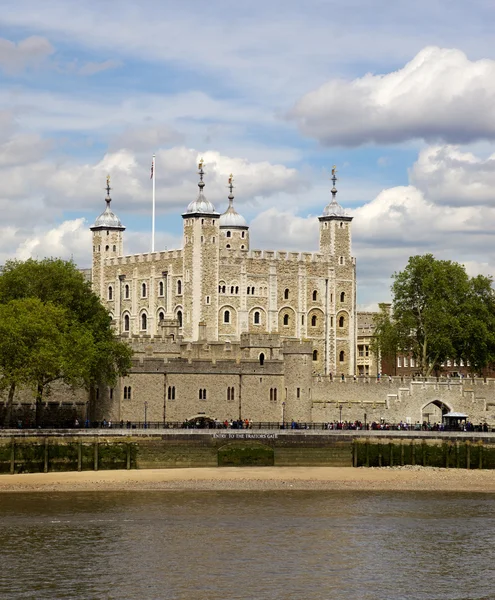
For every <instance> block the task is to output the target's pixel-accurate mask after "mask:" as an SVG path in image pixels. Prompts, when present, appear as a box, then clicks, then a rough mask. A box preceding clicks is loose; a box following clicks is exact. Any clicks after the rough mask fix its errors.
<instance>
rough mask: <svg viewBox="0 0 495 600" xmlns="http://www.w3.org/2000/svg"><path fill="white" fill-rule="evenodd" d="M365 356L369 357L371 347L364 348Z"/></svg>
mask: <svg viewBox="0 0 495 600" xmlns="http://www.w3.org/2000/svg"><path fill="white" fill-rule="evenodd" d="M364 355H365V356H369V355H370V347H369V346H365V347H364Z"/></svg>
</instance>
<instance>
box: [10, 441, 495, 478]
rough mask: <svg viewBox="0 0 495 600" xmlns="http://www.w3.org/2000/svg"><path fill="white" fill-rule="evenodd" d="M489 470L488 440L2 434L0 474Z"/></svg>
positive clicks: (492, 454)
mask: <svg viewBox="0 0 495 600" xmlns="http://www.w3.org/2000/svg"><path fill="white" fill-rule="evenodd" d="M407 464H411V465H424V466H436V467H458V468H489V469H493V468H495V434H490V433H489V434H486V433H484V434H481V433H458V434H457V433H445V432H443V433H437V432H421V431H418V432H371V431H341V432H327V431H283V430H282V431H273V430H272V431H266V432H264V431H251V430H245V431H233V430H185V431H167V430H164V431H156V432H149V431H146V430H141V431H136V432H133V433H132V434H129V432H127V431H125V430H115V431H111V432H107V431H98V432H94V431H88V432H86V431H80V432H77V433H76V432H70V431H68V432H54V431H42V432H38V431H23V432H18V431H3V432H2V434H1V435H0V473H4V474H6V473H35V472H36V473H39V472H50V471H78V470H79V471H85V470H99V469H101V470H104V469H149V468H176V467H213V466H219V467H221V466H244V465H246V466H248V465H249V466H272V465H274V466H334V467H342V466H397V465H407Z"/></svg>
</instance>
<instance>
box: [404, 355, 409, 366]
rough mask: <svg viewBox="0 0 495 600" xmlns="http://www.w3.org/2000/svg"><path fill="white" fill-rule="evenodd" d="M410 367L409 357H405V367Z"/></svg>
mask: <svg viewBox="0 0 495 600" xmlns="http://www.w3.org/2000/svg"><path fill="white" fill-rule="evenodd" d="M408 366H409V361H408V360H407V356H404V367H408Z"/></svg>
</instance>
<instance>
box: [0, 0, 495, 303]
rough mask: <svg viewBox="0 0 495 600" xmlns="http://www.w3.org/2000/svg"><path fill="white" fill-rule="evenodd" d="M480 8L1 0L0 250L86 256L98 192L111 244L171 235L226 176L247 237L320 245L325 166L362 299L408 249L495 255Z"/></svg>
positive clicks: (399, 264)
mask: <svg viewBox="0 0 495 600" xmlns="http://www.w3.org/2000/svg"><path fill="white" fill-rule="evenodd" d="M494 21H495V5H493V3H492V2H489V1H485V0H475V1H472V2H470V3H469V4H468V3H466V2H461V1H458V0H449V1H447V0H436V1H435V0H430V1H428V2H426V1H423V0H419V1H417V2H415V3H409V2H402V1H395V2H392V1H385V0H375V2H373V3H370V2H366V1H364V0H347V1H345V2H344V1H341V0H334V1H329V0H306V2H304V3H301V2H293V1H292V0H287V1H285V2H279V1H278V0H265V1H264V2H259V1H253V2H250V3H235V4H234V3H231V2H222V1H216V2H213V3H210V4H208V5H205V4H204V3H202V2H195V1H189V2H187V1H186V2H181V3H177V2H166V1H154V0H149V1H148V2H147V3H146V5H145V6H143V5H142V4H141V3H137V2H136V1H133V0H119V1H118V2H117V1H113V0H106V1H101V0H100V1H99V2H95V1H93V0H86V1H85V2H84V3H76V2H74V1H73V0H63V1H59V0H57V1H55V0H44V2H42V3H41V2H39V1H36V0H4V1H3V2H2V13H1V15H0V83H1V85H0V207H1V208H2V209H3V215H4V219H3V223H2V224H0V228H1V229H2V231H1V236H0V239H1V240H2V241H1V242H0V255H1V256H0V260H1V261H4V260H6V259H7V258H11V257H19V258H26V257H28V256H45V255H56V256H63V257H67V258H68V257H73V258H74V260H76V261H77V262H78V264H80V265H81V266H89V264H90V248H91V241H90V234H89V231H88V227H89V226H90V225H91V222H92V221H93V220H94V219H95V217H96V216H97V215H98V214H99V212H101V210H102V209H103V207H104V202H103V197H104V192H103V188H104V185H105V177H106V175H107V173H110V175H111V177H112V187H113V193H112V197H113V205H112V206H113V208H114V209H115V211H116V212H117V214H118V215H119V216H120V218H121V220H122V221H123V222H124V224H125V225H126V226H127V231H126V242H125V250H126V253H132V252H141V251H146V250H148V249H149V245H150V234H149V230H150V208H151V185H150V180H149V167H150V162H151V156H152V154H153V152H156V154H157V159H156V161H157V164H156V175H157V180H156V185H157V203H158V204H157V247H158V248H165V247H167V248H172V247H177V246H179V245H180V243H181V240H180V237H181V225H182V223H181V218H180V214H181V212H182V211H183V210H184V208H185V207H186V206H187V204H188V203H189V202H190V201H191V200H192V199H193V198H194V197H195V195H196V192H197V188H196V182H197V175H196V163H197V160H198V158H199V157H200V156H204V158H205V163H206V178H205V179H206V183H207V187H206V190H205V191H206V194H207V196H208V198H209V199H210V200H211V201H212V202H213V203H214V204H215V206H216V208H217V210H219V211H222V210H224V209H225V207H226V204H227V200H226V194H227V189H226V184H227V177H228V175H229V173H230V172H233V173H234V176H235V181H236V190H235V193H236V200H235V202H236V207H237V209H238V211H239V212H241V213H242V214H243V215H244V216H245V217H246V218H247V219H248V221H249V222H250V223H251V240H252V247H264V248H271V247H274V248H280V249H300V250H316V249H317V244H318V230H317V219H316V217H317V216H318V215H319V214H321V212H322V210H323V208H324V206H325V204H326V203H327V202H328V201H329V197H330V193H329V190H330V182H329V172H330V168H331V166H332V165H333V164H336V165H337V167H338V175H339V182H338V189H339V195H338V200H339V201H340V203H341V204H342V205H343V206H344V207H345V208H346V209H347V210H348V212H349V214H351V215H352V216H353V217H354V221H353V242H354V253H355V255H356V257H357V264H358V278H359V291H358V302H359V303H361V304H363V305H371V304H374V303H376V302H379V301H382V300H388V299H389V292H388V288H389V285H390V276H391V274H392V273H393V272H394V271H396V270H400V269H402V268H403V267H404V265H405V264H406V262H407V259H408V257H409V256H411V255H412V254H417V253H423V252H433V253H434V254H436V255H437V256H439V257H441V258H449V259H452V260H457V261H459V262H462V263H464V264H465V265H466V267H467V269H468V270H469V272H470V273H471V274H475V273H478V272H481V273H485V274H491V273H492V269H493V268H494V267H493V263H494V261H495V251H494V250H493V248H494V247H495V245H494V243H493V242H494V239H493V238H494V235H493V231H494V226H495V207H494V200H495V197H494V193H493V190H494V184H495V158H492V155H494V152H495V149H494V147H493V146H494V138H495V114H494V113H495V50H493V44H492V39H491V38H492V31H493V25H494Z"/></svg>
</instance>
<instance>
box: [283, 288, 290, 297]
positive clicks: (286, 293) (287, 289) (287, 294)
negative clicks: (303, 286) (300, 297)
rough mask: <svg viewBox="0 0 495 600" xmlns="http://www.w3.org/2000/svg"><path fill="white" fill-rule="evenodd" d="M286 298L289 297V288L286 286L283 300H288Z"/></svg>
mask: <svg viewBox="0 0 495 600" xmlns="http://www.w3.org/2000/svg"><path fill="white" fill-rule="evenodd" d="M288 299H289V288H286V289H285V292H284V300H288Z"/></svg>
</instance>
